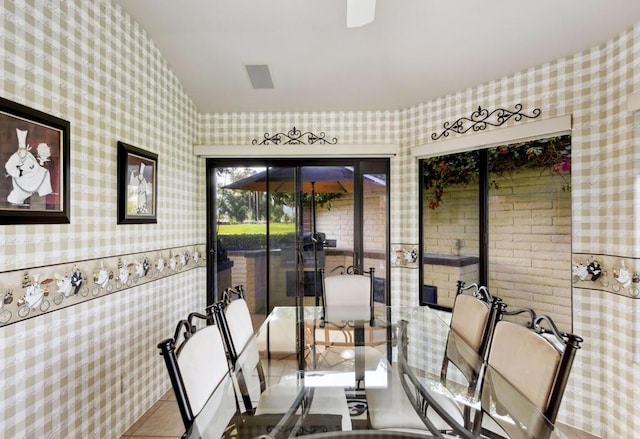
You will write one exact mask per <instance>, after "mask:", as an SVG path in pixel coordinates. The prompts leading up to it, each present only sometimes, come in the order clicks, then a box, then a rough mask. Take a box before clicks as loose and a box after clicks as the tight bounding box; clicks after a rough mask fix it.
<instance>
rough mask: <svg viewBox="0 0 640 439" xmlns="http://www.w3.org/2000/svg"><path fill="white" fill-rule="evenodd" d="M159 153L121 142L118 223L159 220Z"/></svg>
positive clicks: (119, 145)
mask: <svg viewBox="0 0 640 439" xmlns="http://www.w3.org/2000/svg"><path fill="white" fill-rule="evenodd" d="M157 200H158V155H157V154H153V153H150V152H148V151H144V150H142V149H140V148H136V147H135V146H131V145H127V144H126V143H123V142H118V224H143V223H157V222H158V220H157V208H158V206H157Z"/></svg>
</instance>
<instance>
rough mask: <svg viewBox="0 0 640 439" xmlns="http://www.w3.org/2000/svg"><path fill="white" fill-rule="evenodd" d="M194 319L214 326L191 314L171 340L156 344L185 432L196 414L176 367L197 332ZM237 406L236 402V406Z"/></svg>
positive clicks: (205, 319) (200, 316)
mask: <svg viewBox="0 0 640 439" xmlns="http://www.w3.org/2000/svg"><path fill="white" fill-rule="evenodd" d="M194 319H200V320H204V321H205V322H206V324H207V325H212V324H214V320H213V319H212V317H211V316H207V315H204V314H200V313H198V312H192V313H191V314H189V316H188V317H187V318H186V319H183V320H180V321H179V322H178V324H177V326H176V329H175V331H174V335H173V337H172V338H167V339H164V340H162V341H161V342H160V343H158V346H157V347H158V349H160V355H162V357H163V358H164V361H165V364H166V366H167V371H168V372H169V378H170V380H171V386H172V388H173V391H174V393H175V396H176V402H177V404H178V408H179V410H180V416H181V418H182V422H183V423H184V426H185V430H187V431H188V430H189V428H191V425H192V424H193V422H194V420H195V417H196V414H194V413H193V410H192V408H191V404H190V403H189V398H188V396H187V391H186V388H185V385H184V381H183V379H182V374H181V373H180V367H179V366H178V357H179V355H180V351H181V350H182V348H183V347H184V346H185V345H186V343H188V341H189V339H190V338H191V337H192V336H193V335H194V334H195V333H196V332H197V325H195V324H194ZM237 404H238V402H237V400H236V405H237Z"/></svg>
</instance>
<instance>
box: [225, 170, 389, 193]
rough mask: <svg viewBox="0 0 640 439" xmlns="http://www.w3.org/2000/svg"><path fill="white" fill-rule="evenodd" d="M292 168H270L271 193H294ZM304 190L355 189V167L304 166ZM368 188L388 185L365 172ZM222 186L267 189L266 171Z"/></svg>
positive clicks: (342, 190) (330, 191)
mask: <svg viewBox="0 0 640 439" xmlns="http://www.w3.org/2000/svg"><path fill="white" fill-rule="evenodd" d="M292 171H293V168H271V169H269V191H270V192H294V191H295V185H294V181H293V180H294V178H293V172H292ZM301 174H302V190H303V192H312V191H315V192H316V193H318V192H328V193H347V192H353V177H354V172H353V169H352V168H350V167H348V166H303V167H302V168H301ZM363 184H364V189H365V190H374V189H381V188H383V187H384V186H385V182H384V180H382V179H378V178H376V177H373V176H370V175H365V176H364V178H363ZM223 189H241V190H248V191H262V192H264V191H266V190H267V171H266V170H264V171H261V172H257V173H255V174H253V175H250V176H249V177H245V178H243V179H241V180H238V181H235V182H233V183H230V184H228V185H226V186H223Z"/></svg>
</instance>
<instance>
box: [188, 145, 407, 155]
mask: <svg viewBox="0 0 640 439" xmlns="http://www.w3.org/2000/svg"><path fill="white" fill-rule="evenodd" d="M398 149H399V145H398V144H395V143H377V144H366V145H365V144H350V143H347V144H343V145H339V144H338V145H194V147H193V153H194V154H195V155H196V156H198V157H203V158H237V157H243V158H299V157H300V158H304V157H314V158H331V157H363V158H367V157H393V156H395V155H397V154H398Z"/></svg>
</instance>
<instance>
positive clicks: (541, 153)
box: [422, 136, 571, 209]
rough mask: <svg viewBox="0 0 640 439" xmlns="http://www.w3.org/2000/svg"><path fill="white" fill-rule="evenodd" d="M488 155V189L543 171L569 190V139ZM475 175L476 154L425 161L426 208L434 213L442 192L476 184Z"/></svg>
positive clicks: (510, 147) (516, 146)
mask: <svg viewBox="0 0 640 439" xmlns="http://www.w3.org/2000/svg"><path fill="white" fill-rule="evenodd" d="M487 155H488V166H489V176H490V177H491V178H492V180H491V181H490V185H491V187H494V188H498V183H497V181H496V178H500V177H503V176H504V175H509V174H511V173H512V172H514V171H517V170H521V169H535V168H538V169H540V170H541V175H542V173H544V172H546V171H549V172H551V174H554V175H559V176H560V177H562V179H563V181H564V184H563V186H562V190H564V191H568V190H571V182H570V175H571V137H570V136H561V137H552V138H548V139H543V140H535V141H530V142H523V143H516V144H512V145H504V146H498V147H495V148H489V149H488V150H487ZM478 172H479V153H478V151H469V152H464V153H459V154H449V155H446V156H438V157H431V158H428V159H425V160H424V161H423V170H422V174H423V179H424V190H425V194H426V195H425V196H426V200H427V203H428V206H429V208H430V209H437V208H438V207H439V206H440V204H441V203H442V198H443V195H444V194H445V189H446V188H448V187H449V186H454V185H465V186H466V185H468V184H469V183H477V182H478V175H479V173H478Z"/></svg>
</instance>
